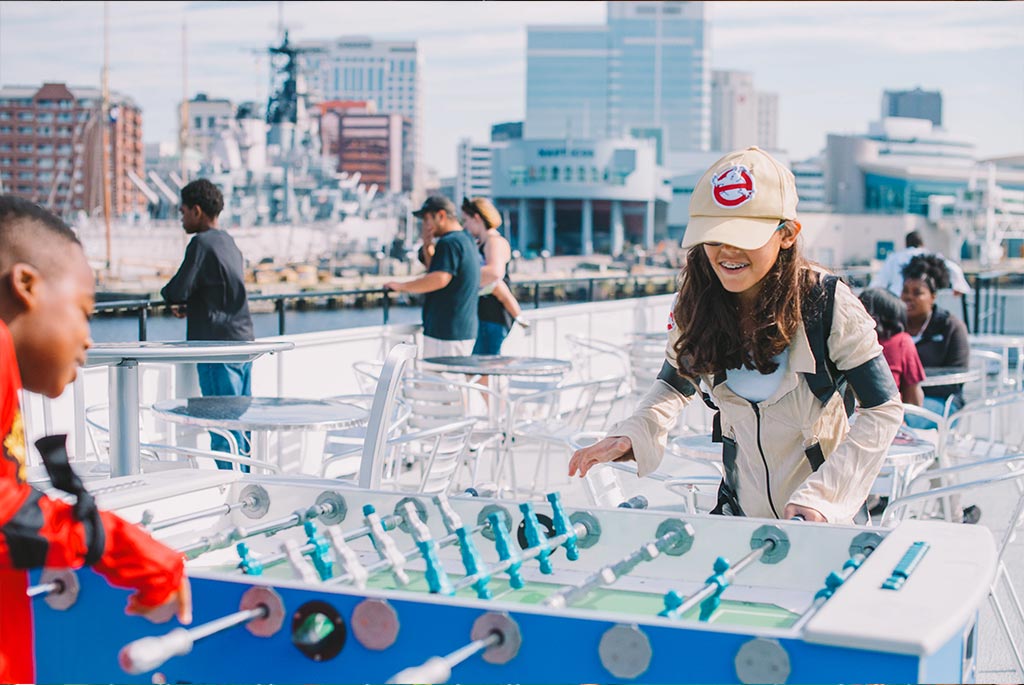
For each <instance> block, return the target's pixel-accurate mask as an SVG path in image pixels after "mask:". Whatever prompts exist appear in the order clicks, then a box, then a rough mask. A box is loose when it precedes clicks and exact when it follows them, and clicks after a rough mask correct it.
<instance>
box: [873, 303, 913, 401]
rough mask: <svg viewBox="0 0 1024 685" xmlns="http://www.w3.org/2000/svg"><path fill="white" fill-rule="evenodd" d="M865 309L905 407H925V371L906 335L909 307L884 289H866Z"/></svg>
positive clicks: (910, 340)
mask: <svg viewBox="0 0 1024 685" xmlns="http://www.w3.org/2000/svg"><path fill="white" fill-rule="evenodd" d="M860 301H861V303H862V304H863V305H864V309H866V310H868V314H870V315H871V318H873V319H874V320H875V331H876V332H877V333H878V342H880V343H881V344H882V354H884V355H885V361H886V362H888V363H889V370H890V371H892V376H893V378H894V379H896V387H898V388H899V389H900V399H902V400H903V404H914V405H917V406H918V407H920V406H921V405H922V404H924V392H923V391H922V389H921V381H922V380H924V367H923V366H922V365H921V358H920V357H919V356H918V355H917V348H916V347H915V346H914V341H913V340H912V339H911V338H910V336H909V335H908V334H907V332H906V330H907V306H906V305H905V304H903V301H902V300H900V298H898V297H896V296H895V295H893V294H892V293H891V292H889V291H888V290H885V289H884V288H865V289H864V290H863V291H862V292H861V294H860Z"/></svg>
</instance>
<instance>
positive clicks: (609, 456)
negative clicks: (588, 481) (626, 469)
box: [569, 435, 633, 478]
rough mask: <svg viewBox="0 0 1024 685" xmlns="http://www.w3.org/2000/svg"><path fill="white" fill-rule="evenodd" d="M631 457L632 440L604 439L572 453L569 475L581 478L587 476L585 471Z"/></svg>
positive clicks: (622, 438)
mask: <svg viewBox="0 0 1024 685" xmlns="http://www.w3.org/2000/svg"><path fill="white" fill-rule="evenodd" d="M632 456H633V441H632V440H630V439H629V438H627V437H624V436H621V435H618V436H614V437H610V438H605V439H604V440H600V441H598V442H595V443H594V444H593V445H591V446H590V447H584V448H583V449H579V450H576V452H574V453H573V455H572V458H571V459H569V475H570V476H574V475H576V474H577V473H579V475H580V478H582V477H583V476H585V475H587V471H589V470H590V469H591V468H592V467H594V466H597V465H598V464H605V463H607V462H609V461H617V460H621V459H623V458H624V457H629V458H632Z"/></svg>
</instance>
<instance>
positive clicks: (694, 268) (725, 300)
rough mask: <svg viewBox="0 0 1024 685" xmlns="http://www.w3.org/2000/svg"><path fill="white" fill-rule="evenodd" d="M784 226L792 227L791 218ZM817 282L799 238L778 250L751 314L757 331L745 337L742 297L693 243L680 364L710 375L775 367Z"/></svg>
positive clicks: (681, 299)
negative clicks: (726, 284) (740, 310)
mask: <svg viewBox="0 0 1024 685" xmlns="http://www.w3.org/2000/svg"><path fill="white" fill-rule="evenodd" d="M780 230H782V231H786V230H790V231H791V230H792V227H791V226H790V225H789V222H787V225H786V226H785V227H783V228H782V229H780ZM817 282H818V276H817V274H816V272H815V271H814V270H813V269H812V268H811V263H810V262H809V261H808V260H807V259H805V258H804V257H803V255H802V254H801V253H800V248H799V243H793V245H792V247H789V248H787V249H784V250H779V256H778V258H777V259H776V260H775V264H774V265H772V268H771V270H770V271H769V272H768V273H767V274H766V275H765V277H764V278H763V279H762V280H761V290H760V292H759V293H758V297H757V304H756V305H755V308H754V311H753V313H752V317H751V318H752V319H753V331H752V334H750V335H749V337H748V338H745V337H744V336H745V334H744V332H743V330H744V329H743V327H742V326H741V325H740V317H739V298H738V297H737V295H735V294H733V293H730V292H729V291H728V290H726V289H725V288H723V287H722V283H721V281H719V280H718V276H716V275H715V272H714V269H713V268H712V266H711V262H710V261H709V260H708V257H707V255H706V254H705V253H704V246H703V245H697V246H696V247H693V248H690V251H689V253H687V256H686V266H685V267H684V269H683V273H682V284H681V285H680V288H679V296H678V297H677V298H676V306H675V310H674V312H673V314H674V316H675V321H676V325H677V326H678V327H679V332H680V336H679V339H678V340H677V341H676V343H675V353H676V361H677V363H678V365H679V369H680V370H682V371H683V372H684V373H689V374H709V375H713V374H715V373H717V372H722V371H725V370H726V369H735V368H739V367H746V368H748V369H751V368H753V369H757V370H758V371H759V372H761V373H772V372H774V371H775V370H776V369H777V368H778V364H777V363H776V362H774V361H773V360H772V359H773V357H776V356H777V355H779V354H780V353H781V352H782V351H783V350H785V349H786V348H787V347H789V344H790V342H791V341H792V339H793V335H794V334H795V333H796V330H797V327H798V326H799V325H800V324H801V323H802V315H803V308H804V307H806V306H808V298H809V297H810V295H811V293H812V291H813V290H814V287H815V285H816V284H817Z"/></svg>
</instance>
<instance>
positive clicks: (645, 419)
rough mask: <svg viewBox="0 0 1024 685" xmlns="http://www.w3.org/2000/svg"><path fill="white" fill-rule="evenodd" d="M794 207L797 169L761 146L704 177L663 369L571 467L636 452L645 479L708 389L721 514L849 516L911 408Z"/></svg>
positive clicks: (694, 203) (867, 324)
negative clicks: (836, 382) (807, 245)
mask: <svg viewBox="0 0 1024 685" xmlns="http://www.w3.org/2000/svg"><path fill="white" fill-rule="evenodd" d="M796 205H797V196H796V183H795V180H794V178H793V174H792V172H790V171H789V169H787V168H786V167H785V166H783V165H782V164H780V163H779V162H778V161H776V160H775V159H774V158H772V157H771V156H770V155H768V154H767V153H765V152H763V151H762V150H760V149H758V148H756V147H751V148H748V149H746V150H741V151H737V152H733V153H730V154H728V155H726V156H725V157H723V158H722V159H720V160H719V161H717V162H716V163H715V164H714V165H713V166H712V167H711V168H710V169H709V170H708V171H707V172H706V173H705V174H704V176H703V178H701V180H700V182H699V183H698V184H697V186H696V188H695V189H694V192H693V196H692V198H691V200H690V222H689V225H688V226H687V229H686V234H685V236H684V239H683V247H684V248H689V253H688V254H687V258H686V265H685V267H684V270H683V273H682V279H681V280H682V283H681V287H680V290H679V293H678V295H677V297H676V301H675V304H674V308H673V312H672V317H671V318H670V322H669V333H668V344H667V346H666V361H665V364H664V367H663V369H662V372H661V373H660V374H659V375H658V379H657V380H656V381H655V382H654V384H653V386H652V387H651V389H650V391H649V392H648V393H647V395H646V396H645V397H644V398H643V399H642V400H641V401H640V403H639V404H638V406H637V407H636V410H635V411H634V412H633V415H632V416H630V417H628V418H627V419H625V420H624V421H621V422H619V423H618V424H616V425H615V426H613V427H612V429H611V430H610V431H609V432H608V437H606V438H605V439H603V440H601V441H600V442H598V443H596V444H594V445H592V446H590V447H587V448H584V449H581V450H579V451H577V452H576V453H575V454H573V456H572V459H571V460H570V462H569V475H573V474H575V473H579V474H580V475H581V476H584V475H586V473H587V471H589V470H590V468H592V467H593V466H594V465H596V464H600V463H603V462H609V461H626V460H635V461H636V463H637V472H638V474H639V475H640V476H644V475H646V474H648V473H650V472H652V471H654V470H655V469H656V468H657V467H658V465H659V463H660V462H661V459H662V457H663V455H664V451H665V445H666V441H667V437H668V432H669V430H670V429H671V428H672V427H673V426H674V425H675V423H676V419H677V418H678V416H679V414H680V413H681V412H682V410H683V408H684V407H685V406H686V405H687V403H689V402H690V401H691V400H692V399H693V398H694V396H695V395H696V394H697V393H698V392H699V391H700V387H699V386H703V387H704V388H707V392H706V394H705V399H706V401H707V402H708V403H709V405H710V406H713V407H714V408H715V409H716V410H717V411H718V416H717V418H716V424H717V425H716V431H715V439H717V440H720V441H721V442H722V444H723V450H722V458H723V464H724V467H725V477H724V478H723V481H722V484H721V486H720V488H719V498H718V506H717V507H716V508H715V510H714V512H713V513H721V514H732V515H746V516H757V517H771V518H787V519H788V518H794V517H797V518H805V519H807V520H810V521H828V522H850V521H852V519H853V516H854V514H855V513H856V512H857V510H858V509H859V508H860V507H861V506H862V505H863V503H864V501H865V499H866V497H867V495H868V492H869V490H870V488H871V485H872V482H873V481H874V479H875V477H876V475H877V474H878V471H879V468H880V467H881V465H882V461H883V459H884V458H885V455H886V452H887V450H888V448H889V445H890V443H891V442H892V439H893V437H894V436H895V435H896V431H897V429H898V427H899V424H900V421H901V420H902V418H903V407H902V404H901V403H900V396H899V392H898V390H897V389H896V385H895V383H894V381H893V377H892V374H891V373H890V371H889V367H888V365H887V364H886V362H885V357H884V356H883V355H882V347H881V345H879V344H878V338H877V336H876V335H875V332H874V329H875V322H874V320H873V319H872V318H871V317H870V316H869V315H868V313H867V312H866V311H865V310H864V307H863V305H861V303H860V301H859V300H858V299H857V297H856V296H855V295H854V294H853V293H852V292H851V291H850V289H849V288H848V287H847V286H846V285H845V284H844V283H842V282H837V279H835V277H829V276H826V274H825V273H824V272H823V271H822V270H820V269H817V268H815V267H813V266H812V265H811V264H810V263H809V262H808V261H807V260H806V259H805V258H804V257H803V256H802V255H801V253H800V249H799V244H798V242H797V238H798V236H799V234H800V230H801V226H800V223H799V222H798V221H797V220H796V219H797V216H796ZM833 289H834V295H833V294H832V293H833ZM812 314H813V315H812ZM819 314H820V317H819V318H815V316H816V315H819ZM829 314H831V324H830V325H826V322H827V321H828V315H829ZM812 324H813V326H812ZM812 328H813V329H814V330H820V331H821V334H820V335H814V336H810V335H809V334H808V332H807V331H808V330H809V329H812ZM816 349H817V350H821V351H820V354H816V353H815V350H816ZM819 359H821V360H822V361H821V362H819V361H818V360H819ZM822 365H824V366H825V368H827V370H828V372H829V373H828V375H827V377H833V378H836V377H840V376H845V378H846V379H847V380H848V381H849V386H850V387H852V389H853V392H854V393H855V394H856V398H857V400H858V401H859V410H858V411H857V414H856V421H855V422H853V423H852V425H851V423H850V422H849V421H848V418H847V410H846V407H845V405H844V398H843V397H842V395H841V393H840V392H833V391H832V390H833V388H831V386H830V388H829V390H828V392H827V393H820V386H819V387H818V388H815V387H812V385H811V382H810V381H811V379H818V378H820V377H821V373H822V370H821V368H822Z"/></svg>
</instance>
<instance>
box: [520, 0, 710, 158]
mask: <svg viewBox="0 0 1024 685" xmlns="http://www.w3.org/2000/svg"><path fill="white" fill-rule="evenodd" d="M710 114H711V72H710V48H709V45H708V25H707V21H706V18H705V9H704V3H702V2H676V1H666V2H649V1H647V2H609V3H608V21H607V23H606V24H605V25H591V26H587V25H574V26H564V25H563V26H530V27H528V29H527V46H526V122H525V131H524V133H525V136H526V137H527V138H530V139H536V138H577V139H593V138H604V137H616V136H621V135H626V134H628V133H629V132H630V131H631V130H633V129H644V130H647V131H650V130H651V129H655V128H657V129H660V130H661V131H662V135H661V139H662V141H663V142H664V144H665V145H666V147H667V149H668V150H672V151H685V150H706V149H707V148H708V147H709V146H710V143H711V128H710Z"/></svg>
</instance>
